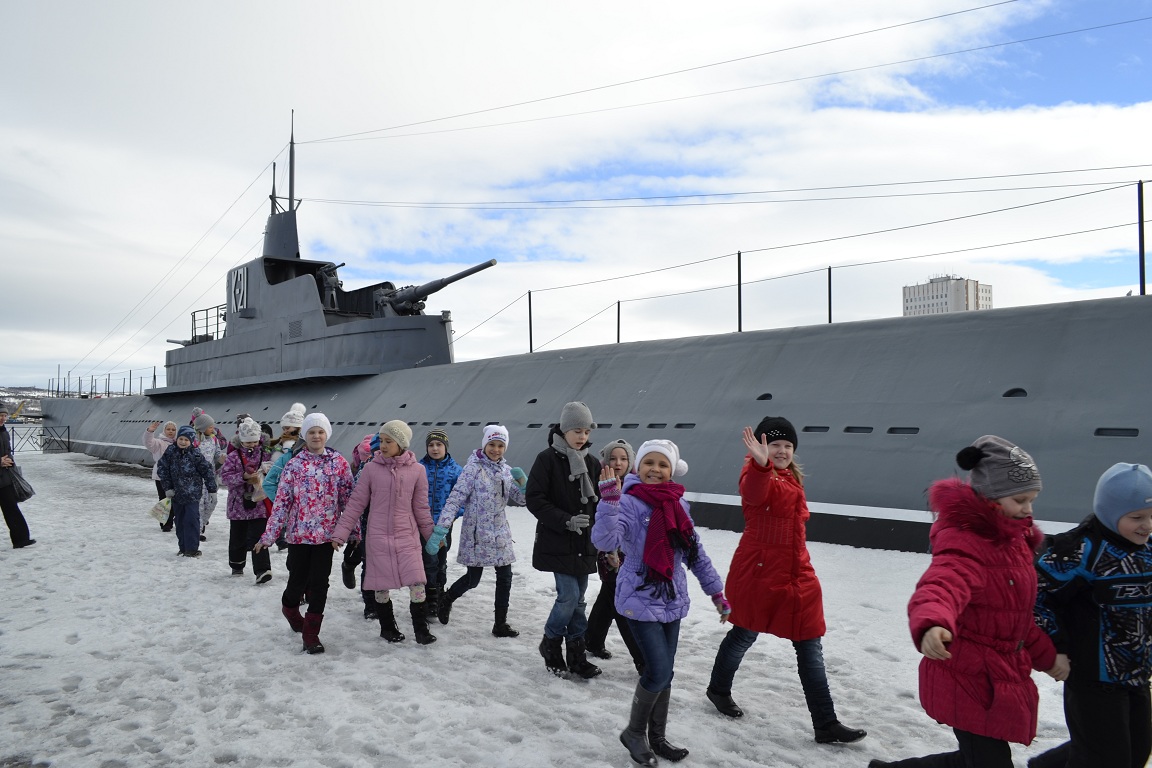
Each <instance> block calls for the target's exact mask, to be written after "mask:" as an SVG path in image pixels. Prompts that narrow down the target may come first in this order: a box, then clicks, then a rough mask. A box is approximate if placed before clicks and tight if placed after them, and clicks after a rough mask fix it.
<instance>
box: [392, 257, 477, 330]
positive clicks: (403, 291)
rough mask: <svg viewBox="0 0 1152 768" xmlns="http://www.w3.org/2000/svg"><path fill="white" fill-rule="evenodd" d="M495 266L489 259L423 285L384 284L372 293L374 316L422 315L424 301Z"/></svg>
mask: <svg viewBox="0 0 1152 768" xmlns="http://www.w3.org/2000/svg"><path fill="white" fill-rule="evenodd" d="M494 266H496V259H489V260H488V261H485V262H484V263H482V264H477V265H476V266H474V267H469V268H468V269H465V270H463V271H461V272H457V273H456V274H454V275H450V276H448V277H442V278H440V279H439V280H433V281H431V282H428V283H424V284H423V285H409V286H406V287H404V288H395V287H393V285H392V284H391V283H382V284H381V285H379V286H378V287H377V288H376V290H375V291H373V293H372V302H373V314H374V315H375V316H376V317H392V316H398V317H405V316H410V315H419V314H422V313H423V311H424V300H425V299H427V298H428V297H429V296H431V295H432V294H434V293H436V292H437V291H439V290H443V289H444V288H446V287H447V286H449V285H451V284H452V283H455V282H456V281H458V280H463V279H464V278H466V277H470V276H472V275H474V274H476V273H477V272H482V271H483V270H485V269H488V268H489V267H494Z"/></svg>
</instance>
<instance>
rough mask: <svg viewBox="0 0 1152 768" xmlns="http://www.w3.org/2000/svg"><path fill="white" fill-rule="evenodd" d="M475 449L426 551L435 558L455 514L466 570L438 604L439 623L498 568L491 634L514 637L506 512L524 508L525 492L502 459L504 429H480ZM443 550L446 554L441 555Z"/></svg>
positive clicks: (494, 426) (511, 558)
mask: <svg viewBox="0 0 1152 768" xmlns="http://www.w3.org/2000/svg"><path fill="white" fill-rule="evenodd" d="M481 443H482V444H481V447H480V449H479V450H477V451H475V452H473V454H472V455H471V456H469V457H468V463H467V464H466V465H465V466H464V471H463V472H461V473H460V479H459V480H458V481H457V482H456V486H455V487H454V488H453V489H452V493H451V494H449V496H448V500H447V501H446V502H445V503H444V508H443V509H442V510H441V512H440V517H439V518H438V519H437V521H436V529H435V531H434V532H433V534H432V537H431V538H430V539H428V543H427V545H426V546H425V548H424V549H425V552H426V553H433V552H436V553H438V552H439V551H440V549H441V548H442V546H446V545H444V541H445V540H446V539H447V537H448V534H449V532H450V531H451V530H452V522H453V521H454V520H455V519H456V514H457V512H458V511H462V512H463V515H462V517H463V520H461V521H460V551H459V553H458V554H457V556H456V561H457V562H458V563H460V565H462V566H464V567H465V568H467V569H468V571H467V572H466V573H465V574H464V575H463V576H461V577H460V578H459V579H457V580H456V581H455V583H453V584H452V587H451V588H450V589H449V590H448V591H447V592H445V593H444V595H443V596H442V597H441V599H440V612H439V618H440V623H441V624H447V623H448V618H449V616H450V615H451V613H452V604H453V603H454V602H456V601H457V600H459V599H460V597H461V596H463V594H464V593H465V592H467V591H468V590H470V589H475V588H476V586H477V585H478V584H479V583H480V576H481V575H482V574H483V573H484V569H485V568H495V569H496V619H495V621H494V622H493V624H492V634H493V635H495V636H496V637H518V636H519V635H520V633H519V632H517V631H516V630H514V629H512V627H510V626H508V603H509V597H510V595H511V594H512V563H514V562H516V553H515V552H514V551H513V542H512V528H511V527H509V525H508V516H507V515H506V514H505V512H504V509H505V507H507V506H508V505H509V504H511V505H513V506H516V507H522V506H524V489H523V488H522V487H521V486H520V484H519V483H518V482H516V481H515V480H514V479H513V477H512V469H511V468H510V467H509V466H508V462H506V461H505V460H504V451H505V449H507V447H508V430H507V429H506V428H505V427H502V426H500V425H499V424H489V425H488V426H486V427H484V438H483V440H482V441H481ZM445 551H446V550H445Z"/></svg>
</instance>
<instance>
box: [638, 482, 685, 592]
mask: <svg viewBox="0 0 1152 768" xmlns="http://www.w3.org/2000/svg"><path fill="white" fill-rule="evenodd" d="M627 493H628V495H630V496H635V497H636V498H637V499H639V500H640V501H642V502H644V503H645V504H647V505H648V506H649V507H651V508H652V516H651V518H650V519H649V520H648V534H647V536H646V537H645V539H644V558H643V560H644V565H645V568H646V573H645V576H644V583H645V585H648V586H650V587H651V588H652V591H653V593H654V594H655V595H656V596H657V597H662V598H664V599H669V600H670V599H672V598H673V597H675V596H676V588H675V586H674V585H673V581H672V574H673V571H674V569H675V560H674V555H673V550H675V549H679V550H681V551H682V552H684V553H685V557H686V559H687V562H688V565H689V566H692V565H694V564H695V563H696V556H697V553H698V548H697V543H698V540H697V538H696V531H695V529H694V528H693V526H692V520H691V519H689V517H688V513H687V512H685V511H684V506H683V505H682V504H681V503H680V499H681V498H683V496H684V486H682V485H680V484H679V483H636V484H635V485H633V486H631V487H630V488H629V489H628V491H627Z"/></svg>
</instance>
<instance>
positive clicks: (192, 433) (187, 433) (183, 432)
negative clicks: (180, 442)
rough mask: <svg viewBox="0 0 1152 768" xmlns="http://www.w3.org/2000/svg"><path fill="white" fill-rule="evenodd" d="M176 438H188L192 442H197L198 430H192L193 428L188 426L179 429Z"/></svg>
mask: <svg viewBox="0 0 1152 768" xmlns="http://www.w3.org/2000/svg"><path fill="white" fill-rule="evenodd" d="M176 437H177V438H181V437H186V438H188V439H189V440H191V441H192V442H196V430H194V429H192V427H189V426H187V425H185V426H182V427H178V428H177V429H176Z"/></svg>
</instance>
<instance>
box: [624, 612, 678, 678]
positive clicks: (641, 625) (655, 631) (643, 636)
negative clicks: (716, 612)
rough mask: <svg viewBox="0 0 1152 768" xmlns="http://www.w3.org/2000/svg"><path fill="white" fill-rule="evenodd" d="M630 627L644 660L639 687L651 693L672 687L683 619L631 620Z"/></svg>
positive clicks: (629, 621) (629, 620)
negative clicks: (662, 620) (665, 621)
mask: <svg viewBox="0 0 1152 768" xmlns="http://www.w3.org/2000/svg"><path fill="white" fill-rule="evenodd" d="M628 628H629V629H631V630H632V637H633V639H635V640H636V644H637V645H638V646H640V655H641V656H643V657H644V674H642V675H641V676H640V685H642V686H643V687H644V690H646V691H648V692H649V693H659V692H660V691H662V690H664V689H665V688H668V687H670V686H671V685H672V675H673V674H674V673H673V669H672V668H673V667H674V666H675V664H676V645H677V643H678V642H679V641H680V620H679V619H677V620H676V621H670V622H668V623H663V622H659V621H636V620H635V619H628Z"/></svg>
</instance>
